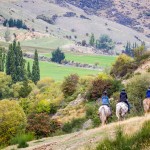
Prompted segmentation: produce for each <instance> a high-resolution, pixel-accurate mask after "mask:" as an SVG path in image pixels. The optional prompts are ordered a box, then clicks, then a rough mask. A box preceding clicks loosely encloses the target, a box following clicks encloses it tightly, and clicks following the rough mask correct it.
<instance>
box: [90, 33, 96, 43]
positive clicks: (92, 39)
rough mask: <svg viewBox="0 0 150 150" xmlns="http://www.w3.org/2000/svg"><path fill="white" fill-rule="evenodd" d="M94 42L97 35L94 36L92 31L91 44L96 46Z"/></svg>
mask: <svg viewBox="0 0 150 150" xmlns="http://www.w3.org/2000/svg"><path fill="white" fill-rule="evenodd" d="M94 44H95V37H94V34H93V33H92V35H91V38H90V45H91V46H94Z"/></svg>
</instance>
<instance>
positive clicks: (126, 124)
mask: <svg viewBox="0 0 150 150" xmlns="http://www.w3.org/2000/svg"><path fill="white" fill-rule="evenodd" d="M147 120H150V115H149V116H145V117H144V116H143V117H134V118H131V119H128V120H125V121H122V122H115V123H111V124H109V125H107V126H103V127H99V128H95V129H91V130H88V131H79V132H76V133H71V134H67V135H62V136H56V137H49V138H44V139H41V140H37V141H32V142H29V147H28V148H25V150H33V149H34V150H36V149H60V147H61V150H66V149H82V150H86V149H94V148H95V147H96V145H97V144H98V143H99V142H100V141H102V140H103V139H105V138H106V137H111V138H114V135H115V130H116V127H118V126H121V127H122V128H123V131H124V132H125V133H126V134H128V135H132V134H134V133H136V132H137V131H139V130H140V129H141V127H142V125H143V123H144V122H145V121H147ZM11 149H16V146H10V147H8V148H5V150H11Z"/></svg>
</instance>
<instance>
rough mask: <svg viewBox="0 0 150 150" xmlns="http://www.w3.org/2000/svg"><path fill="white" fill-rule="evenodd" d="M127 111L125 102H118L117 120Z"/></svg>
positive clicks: (123, 116) (122, 118)
mask: <svg viewBox="0 0 150 150" xmlns="http://www.w3.org/2000/svg"><path fill="white" fill-rule="evenodd" d="M127 112H128V105H127V104H126V103H125V102H119V103H118V104H117V105H116V116H117V118H118V120H119V121H121V120H124V119H125V115H126V114H127Z"/></svg>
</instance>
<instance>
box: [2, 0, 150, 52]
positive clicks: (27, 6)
mask: <svg viewBox="0 0 150 150" xmlns="http://www.w3.org/2000/svg"><path fill="white" fill-rule="evenodd" d="M39 6H40V7H39ZM66 12H73V13H75V16H73V17H65V16H64V15H65V14H66ZM41 14H43V15H45V16H46V17H49V18H51V17H52V16H53V15H55V14H57V16H58V17H57V19H56V20H55V24H54V25H52V24H48V23H47V22H45V21H43V20H41V19H37V16H38V15H41ZM0 15H2V16H3V17H4V18H10V17H12V18H16V19H22V20H23V21H24V22H25V23H26V24H27V26H28V27H29V28H30V29H32V28H34V29H35V31H38V32H40V33H44V34H49V35H52V36H55V37H57V38H63V39H64V37H66V36H71V40H72V41H74V40H75V41H77V42H78V41H81V40H83V39H85V40H87V41H88V40H89V36H87V35H86V33H89V35H90V34H91V33H94V34H95V36H96V38H98V37H99V36H100V35H101V34H108V35H109V36H110V37H111V38H112V39H113V40H114V41H115V42H117V43H121V44H118V45H117V46H116V49H117V50H121V49H122V48H123V45H124V44H126V42H127V41H131V42H139V41H138V40H137V39H136V38H135V36H136V37H139V38H140V39H141V40H142V41H145V42H146V44H147V45H150V39H148V38H147V37H145V36H144V35H143V34H142V33H138V32H136V31H134V30H132V29H131V28H129V27H126V26H123V25H120V24H118V23H115V22H112V21H109V20H108V19H105V18H103V17H98V16H94V15H87V14H86V13H85V12H84V11H83V10H81V9H79V8H77V7H75V6H72V5H69V4H68V5H67V6H66V7H65V6H62V7H61V6H59V5H57V4H54V3H49V2H48V1H43V0H39V1H35V0H33V1H23V0H17V1H16V2H10V1H5V2H4V1H2V2H1V5H0ZM81 15H83V16H85V17H86V18H88V19H83V18H81V17H80V16H81ZM106 23H107V25H106ZM46 27H47V28H48V32H47V33H46ZM85 27H86V28H85ZM72 29H74V32H72ZM74 36H76V37H77V38H75V37H74ZM39 40H41V41H42V43H41V45H40V44H39ZM49 40H50V39H49V38H44V39H37V40H36V41H35V40H32V39H31V41H25V42H23V45H25V46H35V45H37V46H38V47H47V46H48V48H53V47H55V45H56V44H55V43H56V42H55V39H52V41H51V42H50V41H49ZM64 42H66V39H64V40H61V42H60V41H59V40H58V41H57V44H58V45H57V46H61V45H63V43H64ZM59 43H60V44H59ZM66 43H67V44H69V43H70V42H69V43H68V42H66ZM139 43H140V42H139Z"/></svg>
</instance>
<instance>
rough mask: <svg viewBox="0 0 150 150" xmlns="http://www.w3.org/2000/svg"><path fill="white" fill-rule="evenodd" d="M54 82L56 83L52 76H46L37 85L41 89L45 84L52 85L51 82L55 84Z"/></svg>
mask: <svg viewBox="0 0 150 150" xmlns="http://www.w3.org/2000/svg"><path fill="white" fill-rule="evenodd" d="M53 83H54V80H53V79H51V78H44V79H42V80H40V81H38V83H37V87H38V88H39V89H41V88H43V87H45V86H51V84H53Z"/></svg>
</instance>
